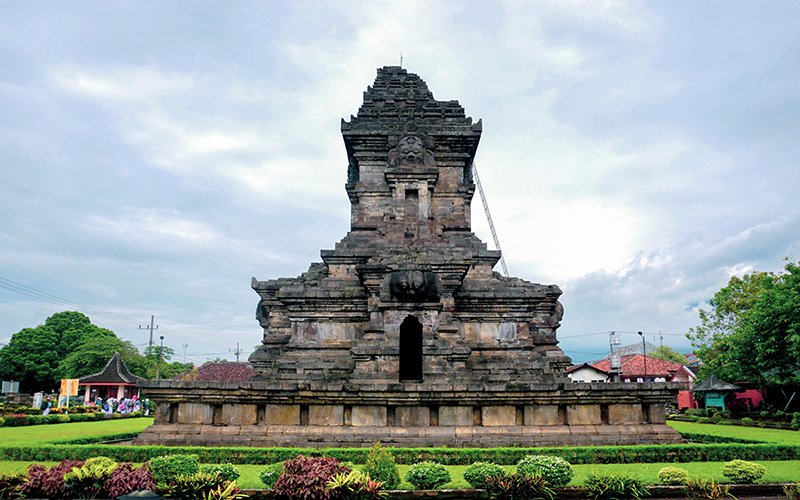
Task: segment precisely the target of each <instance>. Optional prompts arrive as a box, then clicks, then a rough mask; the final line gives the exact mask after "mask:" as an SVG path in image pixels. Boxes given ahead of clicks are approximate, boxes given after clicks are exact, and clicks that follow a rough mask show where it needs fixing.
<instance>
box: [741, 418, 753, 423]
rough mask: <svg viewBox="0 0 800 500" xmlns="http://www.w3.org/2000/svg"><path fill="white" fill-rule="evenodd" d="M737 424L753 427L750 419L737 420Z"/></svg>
mask: <svg viewBox="0 0 800 500" xmlns="http://www.w3.org/2000/svg"><path fill="white" fill-rule="evenodd" d="M739 422H741V423H742V425H753V422H754V420H753V419H752V418H750V417H744V418H742V419H741V420H739Z"/></svg>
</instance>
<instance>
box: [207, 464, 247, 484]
mask: <svg viewBox="0 0 800 500" xmlns="http://www.w3.org/2000/svg"><path fill="white" fill-rule="evenodd" d="M200 472H205V473H206V474H216V475H218V476H219V477H220V479H222V480H224V481H236V480H237V479H239V476H240V475H241V472H239V469H237V468H236V467H234V466H233V465H232V464H208V465H203V466H201V467H200Z"/></svg>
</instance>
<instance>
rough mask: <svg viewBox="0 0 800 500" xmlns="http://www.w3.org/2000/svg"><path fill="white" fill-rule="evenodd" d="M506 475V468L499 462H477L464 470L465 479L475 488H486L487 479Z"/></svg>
mask: <svg viewBox="0 0 800 500" xmlns="http://www.w3.org/2000/svg"><path fill="white" fill-rule="evenodd" d="M505 475H506V470H505V469H504V468H502V467H501V466H499V465H497V464H493V463H487V462H475V463H474V464H472V465H470V466H469V467H467V468H466V470H465V471H464V480H465V481H466V482H468V483H469V484H470V486H472V487H473V488H478V489H486V480H487V479H489V478H490V477H496V476H505Z"/></svg>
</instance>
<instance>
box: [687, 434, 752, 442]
mask: <svg viewBox="0 0 800 500" xmlns="http://www.w3.org/2000/svg"><path fill="white" fill-rule="evenodd" d="M681 437H682V438H683V439H685V440H687V441H689V442H692V443H705V444H708V443H741V444H762V443H764V441H756V440H753V439H742V438H736V437H730V436H712V435H710V434H695V433H693V432H681Z"/></svg>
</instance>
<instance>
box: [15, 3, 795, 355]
mask: <svg viewBox="0 0 800 500" xmlns="http://www.w3.org/2000/svg"><path fill="white" fill-rule="evenodd" d="M798 22H800V3H798V2H794V1H786V2H781V1H775V2H768V3H757V2H739V1H708V2H692V1H675V2H627V1H586V2H577V1H558V2H538V1H536V2H534V1H508V2H488V1H474V2H466V1H465V2H455V1H445V0H441V1H429V0H423V1H403V2H396V1H393V2H389V1H375V0H370V1H349V2H323V1H302V0H300V1H298V0H292V1H282V2H281V1H269V2H267V1H261V2H246V1H237V2H223V3H221V2H209V1H198V0H192V1H174V2H156V1H135V2H125V1H115V2H107V1H97V2H87V1H78V2H69V3H59V2H55V3H54V2H36V1H32V2H13V3H10V4H7V5H4V7H3V9H2V12H0V68H2V71H0V161H1V162H2V163H0V229H2V230H0V343H3V342H8V339H9V338H10V337H11V335H13V334H14V333H15V332H17V331H19V330H21V329H22V328H26V327H32V326H35V325H38V324H41V323H43V322H44V320H45V319H46V318H47V317H48V316H50V315H52V314H53V313H55V312H58V311H63V310H79V311H82V312H84V313H86V314H87V315H88V316H89V317H90V318H91V319H92V321H93V322H94V323H95V324H97V325H99V326H102V327H106V328H110V329H112V330H114V331H115V332H116V333H117V334H118V335H119V336H120V337H122V338H124V339H126V340H130V341H131V342H133V343H134V344H135V345H137V346H138V347H140V348H143V347H145V346H146V345H147V343H148V337H149V331H148V330H146V329H143V328H140V327H143V326H145V325H147V324H149V321H150V316H151V315H153V316H154V317H155V324H157V325H158V327H159V328H158V330H156V331H155V338H156V342H158V341H159V338H158V337H160V336H162V335H163V336H164V339H163V342H164V345H166V346H169V347H171V348H173V349H174V350H175V352H176V357H175V360H178V361H183V360H184V359H185V360H186V361H190V362H195V363H202V362H204V361H206V360H208V359H214V358H226V359H229V360H235V351H236V349H237V345H238V346H239V349H240V350H241V351H242V353H241V359H242V360H244V359H245V358H246V356H247V355H248V354H249V353H250V352H252V350H253V348H254V347H255V346H256V345H257V344H258V343H259V342H260V340H261V335H262V332H261V329H260V327H259V326H258V323H257V321H256V320H255V318H254V310H255V307H256V303H257V301H258V296H257V295H256V293H255V292H254V291H253V290H252V289H251V288H250V278H251V277H253V276H255V277H257V278H258V279H261V280H264V279H271V278H277V277H294V276H297V275H299V274H300V273H302V272H304V271H305V270H306V269H307V268H308V265H309V264H310V263H311V262H315V261H319V260H320V258H319V251H320V249H329V248H333V246H334V244H335V243H336V242H337V241H339V240H340V239H341V238H342V237H343V236H344V235H345V234H346V232H347V230H348V229H349V208H350V206H349V202H348V198H347V195H346V193H345V190H344V183H345V180H346V174H347V156H346V154H345V150H344V145H343V142H342V139H341V134H340V130H339V124H340V120H341V119H342V118H347V119H349V117H350V115H352V114H356V112H357V110H358V107H359V106H360V104H361V100H362V94H363V92H364V91H365V90H366V88H367V86H368V85H371V84H372V83H373V81H374V79H375V75H376V69H377V68H378V67H381V66H387V65H398V64H400V60H401V54H402V65H403V67H404V68H406V69H407V70H408V71H409V72H413V73H416V74H418V75H420V77H421V78H422V79H423V80H425V81H426V82H427V84H428V87H429V88H430V90H431V91H432V92H433V94H434V96H435V97H436V99H438V100H452V99H457V100H459V102H460V103H461V105H462V106H463V107H464V108H465V110H466V113H467V115H468V116H471V117H473V119H475V120H477V119H482V120H483V136H482V139H481V144H480V146H479V148H478V153H477V157H476V160H475V161H476V164H477V166H478V169H479V172H480V177H481V181H482V183H483V187H484V190H485V192H486V196H487V200H488V203H489V207H490V209H491V214H492V218H493V220H494V224H495V227H496V229H497V233H498V236H499V240H500V244H501V247H502V250H503V254H504V256H505V260H506V262H507V264H508V268H509V271H510V273H511V275H513V276H518V277H521V278H524V279H527V280H529V281H533V282H538V283H543V284H551V283H555V284H558V285H559V286H560V287H561V288H562V290H563V292H564V294H563V296H562V298H561V301H562V302H563V304H564V307H565V315H564V320H563V322H562V327H561V328H560V329H559V338H560V339H561V344H560V345H561V347H562V348H564V350H565V351H566V353H567V354H568V355H570V356H572V358H573V360H574V361H576V362H583V361H588V360H591V359H597V358H601V357H603V356H604V355H606V354H607V352H608V346H609V332H611V331H615V332H618V334H619V336H620V340H621V342H622V344H630V343H634V342H638V341H640V338H639V336H638V335H637V334H636V332H637V331H643V332H644V333H645V337H646V339H647V340H648V341H650V342H652V343H655V344H658V343H660V342H663V343H664V344H666V345H669V346H671V347H673V348H676V349H678V350H680V351H684V352H686V351H689V350H690V349H691V346H690V345H689V343H688V341H687V340H686V338H685V336H684V334H685V332H686V331H687V330H688V329H689V328H690V327H692V326H694V325H696V324H697V323H698V310H699V309H700V308H703V307H707V301H708V300H709V298H711V296H712V295H713V294H714V292H715V291H716V290H718V289H719V288H720V287H722V286H723V285H725V283H727V281H728V280H729V279H730V277H731V276H734V275H741V274H744V273H747V272H750V271H753V270H760V271H779V270H781V269H782V268H783V266H784V264H785V262H784V258H786V257H789V258H790V259H794V260H797V259H798V258H800V250H799V249H800V208H799V207H800V204H798V202H797V197H798V196H797V195H798V191H800V168H798V166H800V165H799V164H800V140H798V139H797V138H798V137H799V136H800V134H799V133H798V132H799V131H798V128H799V127H798V123H800V30H798V28H797V26H798ZM473 230H474V231H475V232H476V234H477V235H478V236H479V237H481V238H482V239H483V240H484V241H486V242H488V243H489V245H490V247H493V246H494V245H493V243H491V241H492V238H491V234H490V233H489V230H488V225H487V223H486V219H485V216H484V213H483V211H482V208H481V206H480V202H479V201H478V199H477V197H476V199H475V200H474V203H473ZM496 270H498V271H499V270H500V269H499V266H498V268H497V269H496ZM662 337H663V338H662Z"/></svg>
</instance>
